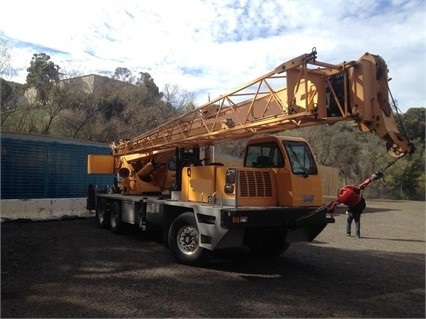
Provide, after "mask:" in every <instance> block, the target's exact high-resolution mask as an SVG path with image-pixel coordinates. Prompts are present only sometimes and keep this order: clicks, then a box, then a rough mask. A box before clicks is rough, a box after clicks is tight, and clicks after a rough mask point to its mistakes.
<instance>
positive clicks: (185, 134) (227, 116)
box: [111, 50, 412, 157]
mask: <svg viewBox="0 0 426 319" xmlns="http://www.w3.org/2000/svg"><path fill="white" fill-rule="evenodd" d="M387 73H388V69H387V66H386V63H385V61H384V60H383V59H382V58H381V57H380V56H377V55H372V54H369V53H365V54H364V55H363V56H362V57H361V58H360V59H359V60H358V61H352V62H342V63H340V64H330V63H324V62H320V61H317V52H316V51H315V50H313V51H312V52H311V53H307V54H303V55H301V56H299V57H296V58H294V59H292V60H289V61H287V62H284V63H282V64H281V65H279V66H278V67H276V68H275V69H274V70H272V71H270V72H269V73H267V74H265V75H263V76H261V77H259V78H257V79H255V80H253V81H252V82H250V83H247V84H246V85H244V86H242V87H240V88H238V89H236V90H234V91H232V92H230V93H228V94H226V95H222V96H220V97H218V98H216V99H214V100H212V101H210V102H208V103H206V104H204V105H202V106H201V107H199V108H196V109H194V110H192V111H189V112H187V113H185V114H183V115H181V116H179V117H177V118H175V119H173V120H171V121H168V122H166V123H164V124H163V125H160V126H158V127H157V128H155V129H153V130H150V131H148V132H145V133H143V134H142V135H139V136H137V137H135V138H133V139H130V140H127V141H121V142H119V143H115V142H114V143H112V144H111V149H112V151H113V155H114V156H121V155H128V154H132V153H146V154H152V153H153V152H154V153H157V152H161V151H163V150H169V149H173V148H175V147H192V146H207V145H212V144H215V143H216V142H223V141H226V140H235V139H241V138H245V137H250V136H253V135H254V134H258V133H276V132H281V131H284V130H288V129H294V128H300V127H304V126H312V125H319V124H334V123H336V122H340V121H348V120H353V121H355V122H356V123H357V124H358V127H359V129H360V130H361V131H364V132H365V131H370V132H375V133H376V134H377V135H379V136H380V137H381V138H383V139H385V140H387V142H388V148H389V152H390V153H391V155H393V156H397V157H398V156H401V155H404V154H406V153H410V152H411V151H412V146H411V143H410V142H409V141H408V139H407V138H406V137H405V136H402V134H401V133H400V132H399V130H398V128H397V126H396V121H395V118H394V114H393V113H392V109H391V106H390V103H389V92H388V83H387V82H388V78H387ZM277 83H278V87H279V88H278V89H276V87H277ZM279 85H281V86H279Z"/></svg>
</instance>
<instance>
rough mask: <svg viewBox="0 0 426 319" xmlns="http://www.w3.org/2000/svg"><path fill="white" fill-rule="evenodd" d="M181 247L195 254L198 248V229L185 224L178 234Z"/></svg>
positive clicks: (184, 251) (185, 251)
mask: <svg viewBox="0 0 426 319" xmlns="http://www.w3.org/2000/svg"><path fill="white" fill-rule="evenodd" d="M177 237H178V238H177V239H178V247H179V249H180V250H181V251H182V252H183V253H184V254H187V255H190V254H193V253H194V252H195V251H196V250H197V248H198V231H197V229H195V228H194V227H191V226H184V227H182V228H181V229H180V230H179V232H178V235H177Z"/></svg>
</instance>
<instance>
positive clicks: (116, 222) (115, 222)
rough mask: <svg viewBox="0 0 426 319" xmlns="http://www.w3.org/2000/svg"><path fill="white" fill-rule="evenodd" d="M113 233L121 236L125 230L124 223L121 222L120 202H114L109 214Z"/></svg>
mask: <svg viewBox="0 0 426 319" xmlns="http://www.w3.org/2000/svg"><path fill="white" fill-rule="evenodd" d="M109 217H110V227H111V231H112V232H113V233H116V234H121V233H122V232H123V229H124V223H123V222H122V221H121V205H120V202H113V203H112V205H111V209H110V212H109Z"/></svg>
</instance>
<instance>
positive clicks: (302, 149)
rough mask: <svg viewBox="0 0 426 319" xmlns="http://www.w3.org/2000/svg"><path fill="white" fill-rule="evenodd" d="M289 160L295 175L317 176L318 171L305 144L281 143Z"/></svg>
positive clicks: (297, 142) (295, 142)
mask: <svg viewBox="0 0 426 319" xmlns="http://www.w3.org/2000/svg"><path fill="white" fill-rule="evenodd" d="M283 144H284V148H285V150H286V152H287V155H288V158H289V159H290V165H291V170H292V172H293V174H296V175H304V176H308V175H317V174H318V169H317V166H316V164H315V160H314V157H313V155H312V153H311V150H310V149H309V147H308V145H307V144H306V143H305V142H301V141H300V142H299V141H283Z"/></svg>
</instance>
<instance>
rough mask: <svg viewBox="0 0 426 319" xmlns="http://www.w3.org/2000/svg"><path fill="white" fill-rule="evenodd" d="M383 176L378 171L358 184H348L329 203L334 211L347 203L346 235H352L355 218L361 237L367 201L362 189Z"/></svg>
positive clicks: (357, 233)
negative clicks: (362, 215) (362, 219)
mask: <svg viewBox="0 0 426 319" xmlns="http://www.w3.org/2000/svg"><path fill="white" fill-rule="evenodd" d="M381 177H383V174H382V173H380V172H378V173H375V174H372V175H371V176H370V177H368V178H367V179H366V180H365V181H364V182H362V183H361V184H360V185H358V186H352V185H346V186H345V187H343V188H341V189H340V190H339V192H338V194H337V200H334V201H332V202H331V203H330V204H329V211H332V212H334V209H335V207H336V206H337V205H339V204H345V205H346V206H347V207H348V209H347V211H346V214H347V215H348V218H347V222H346V236H351V233H352V231H351V228H352V221H354V220H355V234H356V237H358V238H360V237H361V214H362V213H363V211H364V209H365V207H366V202H365V199H364V197H363V196H362V195H361V190H363V189H364V188H365V187H366V186H367V185H368V184H370V183H371V182H372V181H374V180H377V179H379V178H381Z"/></svg>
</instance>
